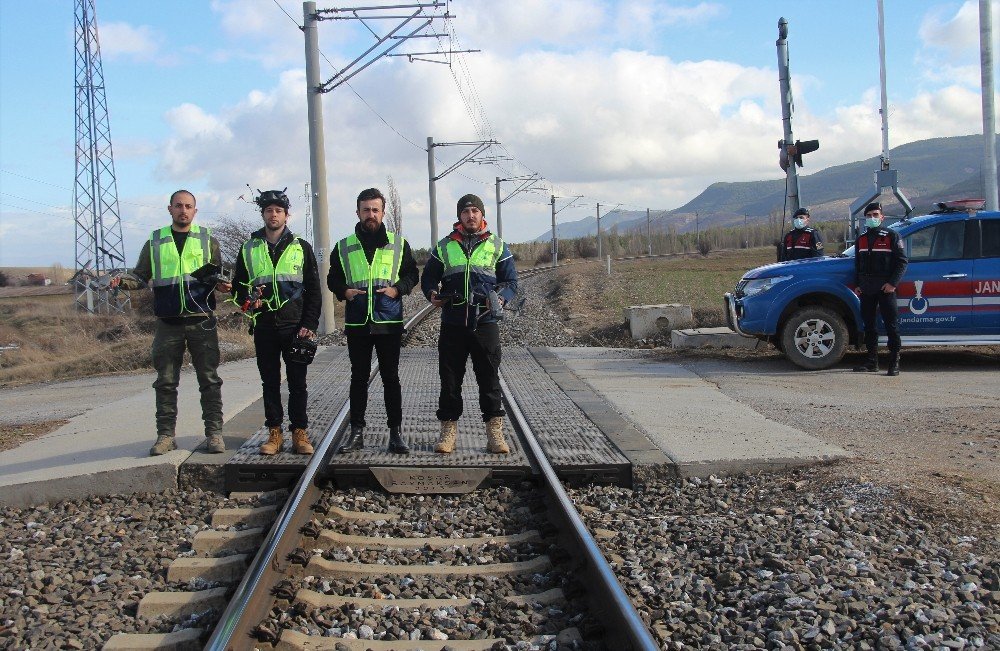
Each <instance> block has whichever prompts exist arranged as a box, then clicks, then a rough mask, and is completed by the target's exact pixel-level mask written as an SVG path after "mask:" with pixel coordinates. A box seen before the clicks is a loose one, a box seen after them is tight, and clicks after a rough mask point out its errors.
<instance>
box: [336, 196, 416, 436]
mask: <svg viewBox="0 0 1000 651" xmlns="http://www.w3.org/2000/svg"><path fill="white" fill-rule="evenodd" d="M357 215H358V223H357V224H355V226H354V233H353V234H352V235H348V236H347V237H345V238H344V239H342V240H340V241H339V242H337V245H336V246H335V247H334V248H333V253H332V255H331V256H330V273H329V275H328V276H327V278H326V284H327V287H329V288H330V291H332V292H333V293H334V295H336V297H337V300H338V301H345V302H346V303H345V306H344V332H345V333H346V334H347V353H348V355H349V356H350V359H351V393H350V400H351V434H350V436H349V437H348V439H347V442H346V443H344V444H343V445H341V446H340V449H339V452H340V453H341V454H344V453H347V452H356V451H358V450H361V449H362V448H364V446H365V439H364V431H365V411H366V410H367V408H368V375H369V373H370V371H371V363H372V350H373V349H374V350H375V354H376V355H377V356H378V366H379V374H380V375H381V376H382V388H383V392H384V398H385V412H386V425H388V427H389V452H391V453H393V454H409V453H410V448H409V446H408V445H407V444H406V441H405V440H404V439H403V435H402V433H401V432H400V427H401V425H402V424H403V390H402V387H401V386H400V384H399V348H400V346H401V344H402V338H403V297H404V296H406V295H407V294H409V293H410V292H411V291H412V290H413V288H414V287H415V286H416V285H417V281H418V279H419V271H418V270H417V263H416V261H415V260H414V259H413V253H412V252H411V251H410V245H409V244H408V243H407V242H406V240H405V239H403V236H402V235H400V234H398V233H390V232H388V231H387V230H386V228H385V226H384V225H383V224H382V220H383V219H384V218H385V196H383V195H382V193H381V192H380V191H379V190H378V189H376V188H369V189H367V190H363V191H362V192H361V194H359V195H358V200H357Z"/></svg>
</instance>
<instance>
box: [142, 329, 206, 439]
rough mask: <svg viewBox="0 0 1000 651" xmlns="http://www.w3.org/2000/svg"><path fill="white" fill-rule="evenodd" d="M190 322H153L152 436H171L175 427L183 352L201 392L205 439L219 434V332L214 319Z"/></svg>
mask: <svg viewBox="0 0 1000 651" xmlns="http://www.w3.org/2000/svg"><path fill="white" fill-rule="evenodd" d="M192 321H194V323H191V324H179V325H173V324H170V323H167V322H165V321H163V319H157V320H156V334H155V335H154V336H153V353H152V354H153V368H155V369H156V381H155V382H153V389H154V390H155V391H156V433H157V434H158V435H159V434H166V435H173V434H174V428H175V427H176V425H177V386H178V384H179V383H180V378H181V368H182V367H183V365H184V350H185V348H186V349H187V351H188V353H190V354H191V363H192V365H193V366H194V372H195V375H196V376H197V378H198V387H199V388H200V390H201V417H202V420H204V421H205V436H211V435H213V434H221V433H222V378H220V377H219V373H218V369H219V359H220V353H219V331H218V330H217V329H216V327H215V320H214V319H192Z"/></svg>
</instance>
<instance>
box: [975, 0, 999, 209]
mask: <svg viewBox="0 0 1000 651" xmlns="http://www.w3.org/2000/svg"><path fill="white" fill-rule="evenodd" d="M979 52H980V54H979V66H980V75H981V77H982V86H983V89H982V95H983V142H984V144H985V147H984V149H983V157H984V162H983V176H984V177H985V178H984V179H983V180H984V184H983V187H984V188H985V194H986V205H985V208H986V210H997V136H996V131H997V124H996V112H995V110H994V106H993V8H992V6H991V4H990V0H979Z"/></svg>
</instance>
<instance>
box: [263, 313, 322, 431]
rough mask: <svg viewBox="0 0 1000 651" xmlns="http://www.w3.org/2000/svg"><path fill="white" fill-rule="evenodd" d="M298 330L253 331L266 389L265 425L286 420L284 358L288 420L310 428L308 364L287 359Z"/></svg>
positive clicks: (266, 328)
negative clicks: (282, 390) (282, 365)
mask: <svg viewBox="0 0 1000 651" xmlns="http://www.w3.org/2000/svg"><path fill="white" fill-rule="evenodd" d="M298 330H299V329H298V327H295V328H274V327H269V326H257V327H256V328H254V331H253V344H254V348H256V350H257V370H258V371H260V381H261V385H262V386H263V388H264V424H265V425H266V426H268V427H280V426H281V423H282V421H284V419H285V413H284V411H283V410H282V408H281V360H282V359H284V360H285V376H286V377H287V379H288V420H289V421H290V422H291V426H292V429H296V428H302V429H306V428H307V427H309V416H308V414H307V413H306V404H307V403H308V402H309V391H308V389H307V388H306V372H307V371H308V370H309V365H308V364H300V363H298V362H289V361H288V353H289V351H290V350H291V346H292V342H293V341H295V335H296V334H298Z"/></svg>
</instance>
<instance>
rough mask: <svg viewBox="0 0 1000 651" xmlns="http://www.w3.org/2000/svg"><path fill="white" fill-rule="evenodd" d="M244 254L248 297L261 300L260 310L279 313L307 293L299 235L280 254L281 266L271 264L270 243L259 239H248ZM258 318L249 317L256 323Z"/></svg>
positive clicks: (279, 263)
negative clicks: (303, 277) (289, 303)
mask: <svg viewBox="0 0 1000 651" xmlns="http://www.w3.org/2000/svg"><path fill="white" fill-rule="evenodd" d="M241 254H242V255H243V264H244V266H246V269H247V277H248V278H249V280H247V283H246V287H247V296H249V297H250V298H251V299H254V298H257V297H258V296H259V297H260V300H261V301H262V302H263V305H262V306H261V310H259V311H268V312H276V311H278V310H279V309H281V307H282V306H283V305H284V304H285V303H288V302H289V301H294V300H296V299H297V298H299V297H300V296H302V293H303V292H304V291H305V285H304V284H303V279H302V267H303V265H304V264H305V252H304V251H303V249H302V244H300V243H299V238H298V236H295V237H294V238H293V239H292V241H291V242H289V243H288V246H286V247H285V250H284V251H282V252H281V257H279V258H278V264H274V263H273V262H272V261H271V254H270V252H269V250H268V244H267V240H265V239H263V238H260V237H251V238H250V239H249V240H247V242H246V243H245V244H244V245H243V250H242V252H241ZM259 311H258V312H259ZM255 315H256V314H251V315H249V316H250V319H251V320H253V319H254V318H255Z"/></svg>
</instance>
